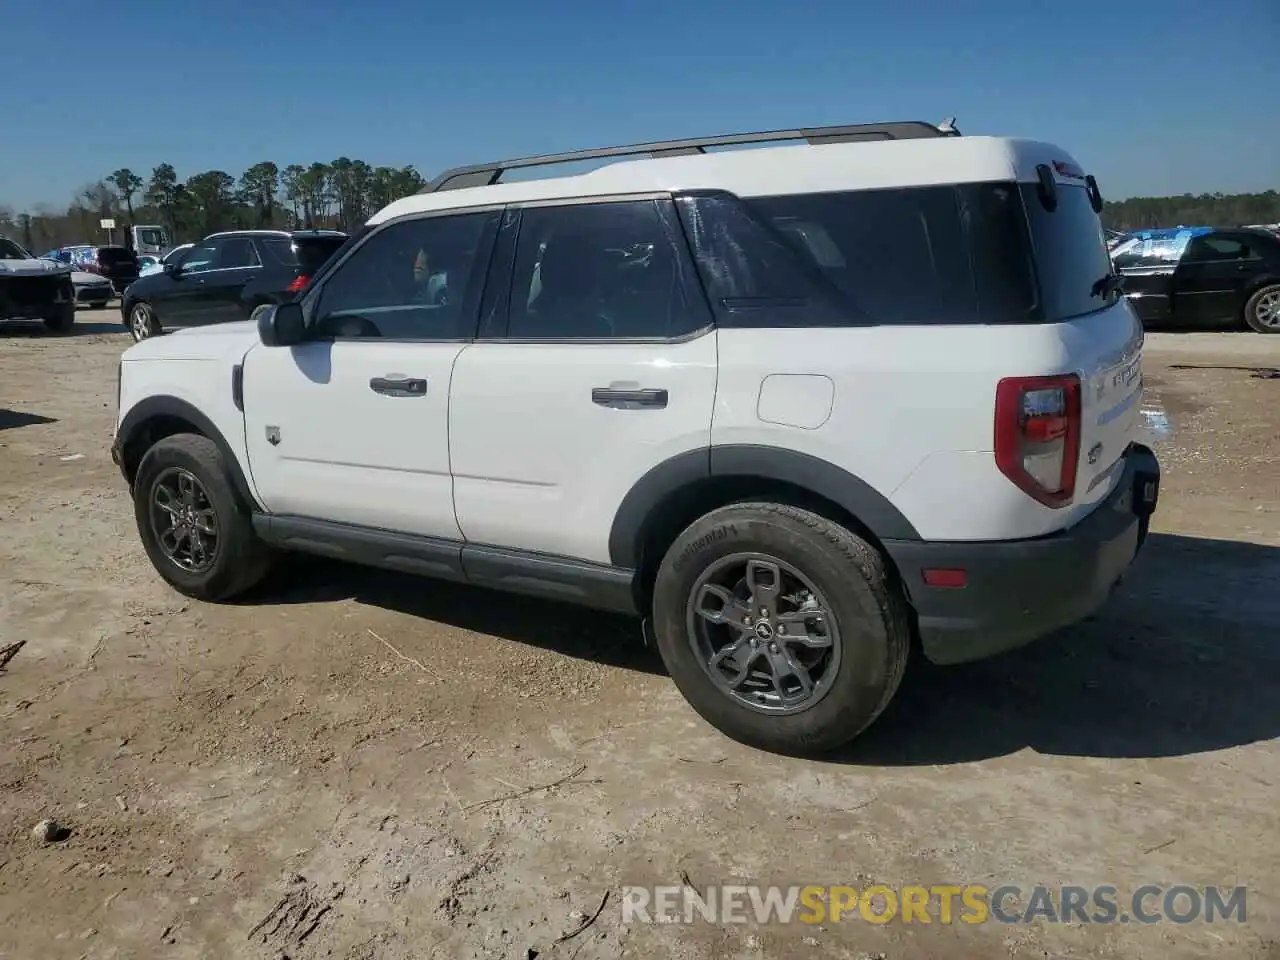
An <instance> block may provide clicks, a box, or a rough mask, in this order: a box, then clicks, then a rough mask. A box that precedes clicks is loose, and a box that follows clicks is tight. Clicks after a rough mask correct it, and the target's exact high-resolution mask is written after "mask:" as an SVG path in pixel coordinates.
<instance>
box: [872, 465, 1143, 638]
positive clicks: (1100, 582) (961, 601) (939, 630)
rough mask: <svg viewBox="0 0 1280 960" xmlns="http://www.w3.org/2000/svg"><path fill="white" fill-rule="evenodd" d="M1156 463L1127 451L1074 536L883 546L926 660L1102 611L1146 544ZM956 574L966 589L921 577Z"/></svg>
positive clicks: (1044, 631)
mask: <svg viewBox="0 0 1280 960" xmlns="http://www.w3.org/2000/svg"><path fill="white" fill-rule="evenodd" d="M1159 491H1160V464H1159V461H1158V460H1157V459H1156V456H1155V454H1154V453H1152V451H1151V450H1150V449H1149V448H1147V447H1144V446H1141V445H1138V444H1134V445H1133V446H1131V447H1130V448H1129V451H1128V453H1127V454H1126V455H1125V466H1124V474H1123V476H1122V477H1121V479H1120V481H1119V482H1118V483H1117V484H1116V486H1115V489H1114V490H1113V492H1112V493H1111V495H1110V496H1109V497H1108V498H1107V499H1106V500H1105V501H1103V502H1102V503H1100V504H1099V505H1098V507H1097V508H1096V509H1095V510H1094V511H1093V512H1092V513H1091V514H1089V516H1087V517H1086V518H1085V519H1084V520H1082V521H1080V522H1079V523H1078V524H1076V525H1075V526H1074V527H1071V528H1070V529H1068V530H1063V531H1061V532H1059V533H1054V534H1050V535H1049V536H1045V537H1037V538H1035V539H1033V540H1007V541H994V542H992V541H988V542H973V543H955V542H946V543H943V542H927V541H919V542H916V541H907V540H890V541H887V542H886V543H885V547H886V549H887V550H888V551H889V554H890V556H891V557H892V558H893V560H894V562H895V563H896V564H897V567H898V571H899V573H900V574H901V576H902V579H903V583H904V584H905V585H906V589H907V594H908V597H909V599H910V601H911V605H912V606H913V607H914V608H915V611H916V617H917V622H918V625H919V630H920V639H921V642H922V645H923V647H924V653H925V656H927V657H928V658H929V659H930V660H932V661H933V662H934V663H962V662H964V661H966V660H977V659H981V658H982V657H987V656H991V655H993V654H996V653H1000V652H1002V651H1005V650H1010V649H1012V648H1014V647H1018V646H1021V645H1023V644H1025V643H1029V642H1030V641H1032V640H1036V639H1038V638H1039V637H1042V636H1045V635H1046V634H1049V633H1052V632H1054V631H1055V630H1059V629H1061V628H1063V627H1067V626H1070V625H1071V624H1074V623H1077V622H1079V621H1080V620H1083V619H1084V618H1085V617H1087V616H1089V615H1090V614H1092V613H1094V612H1095V611H1096V610H1097V609H1098V608H1099V607H1101V606H1102V605H1103V604H1104V603H1105V602H1106V600H1107V598H1108V597H1109V596H1110V594H1111V591H1112V590H1113V589H1114V588H1115V586H1116V584H1117V583H1119V582H1120V579H1121V578H1122V577H1123V576H1124V574H1125V572H1126V571H1127V570H1128V569H1129V566H1130V565H1131V564H1132V563H1133V559H1134V557H1135V556H1136V555H1137V553H1138V551H1139V549H1140V548H1141V547H1142V543H1143V540H1144V539H1145V537H1146V532H1147V526H1148V523H1149V522H1150V517H1151V514H1152V513H1154V512H1155V508H1156V502H1157V500H1158V499H1159ZM931 568H932V569H938V568H942V569H959V570H964V571H965V572H966V574H967V583H966V585H965V586H964V587H959V588H955V587H932V586H928V585H926V584H925V582H924V571H925V570H926V569H931Z"/></svg>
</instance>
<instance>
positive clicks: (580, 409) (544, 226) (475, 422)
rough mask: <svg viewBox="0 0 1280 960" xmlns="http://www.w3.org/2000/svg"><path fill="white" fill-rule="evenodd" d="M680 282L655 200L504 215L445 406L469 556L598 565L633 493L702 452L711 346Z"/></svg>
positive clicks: (669, 223)
mask: <svg viewBox="0 0 1280 960" xmlns="http://www.w3.org/2000/svg"><path fill="white" fill-rule="evenodd" d="M424 272H430V270H428V271H424ZM694 276H695V274H694V272H693V265H692V263H691V262H690V258H689V253H688V250H687V248H686V247H685V242H684V239H683V235H682V234H681V233H680V227H679V223H678V221H677V220H676V219H675V212H674V209H673V205H672V203H671V201H670V199H667V198H654V197H652V196H650V197H642V198H619V199H617V200H612V201H609V202H601V201H599V200H598V199H596V200H591V201H571V202H567V203H564V202H561V203H551V204H542V205H533V206H529V207H528V208H526V209H524V210H522V211H516V210H512V211H509V212H508V214H507V219H506V221H505V222H504V228H503V230H502V233H501V239H500V242H499V246H498V249H497V250H496V252H495V254H494V270H493V273H492V275H491V277H490V281H489V283H488V285H487V287H486V297H485V305H484V307H483V308H482V311H481V317H482V318H483V325H482V327H481V330H480V336H479V338H478V339H477V342H476V343H474V344H473V345H472V346H470V347H468V348H467V349H466V350H464V351H463V352H462V353H461V355H460V356H459V357H458V360H457V364H456V365H455V367H454V371H453V385H452V389H451V393H450V404H449V407H450V410H449V438H450V439H449V450H450V458H451V461H452V469H453V477H454V503H455V504H456V508H457V513H458V523H459V526H460V527H461V530H462V533H463V535H464V536H465V537H466V540H467V542H468V543H469V544H487V545H494V546H500V547H505V548H508V549H519V550H525V551H535V552H540V553H544V554H552V555H560V556H566V557H573V558H578V559H583V560H589V561H596V562H599V563H609V562H611V560H612V557H611V555H610V550H609V533H610V529H611V526H612V524H613V520H614V517H615V515H616V514H617V511H618V508H619V506H620V504H621V503H622V501H623V498H625V497H626V495H627V493H628V492H629V491H630V490H631V488H632V487H633V486H634V485H635V484H636V482H637V481H638V480H640V478H641V477H642V476H643V475H644V474H645V473H646V472H648V471H649V470H651V469H652V468H654V467H655V466H656V465H658V464H660V463H662V462H663V461H665V460H668V459H669V458H672V457H675V456H677V455H679V454H683V453H688V452H690V451H695V450H697V451H701V450H707V449H708V448H709V447H710V442H711V415H712V406H713V403H714V400H715V391H716V333H715V329H714V327H713V326H712V324H711V316H710V312H709V308H708V307H707V304H706V302H705V299H704V298H703V296H702V294H701V292H700V289H699V288H698V287H697V284H696V281H695V280H694V279H693V278H694ZM428 285H429V287H434V286H437V285H438V284H435V282H434V277H433V278H432V280H430V281H429V283H428ZM474 562H476V563H478V562H481V561H480V559H478V556H477V559H476V560H475V561H474ZM467 571H468V575H469V576H472V577H477V578H480V579H484V573H483V571H481V570H475V569H472V562H470V561H469V562H468V565H467Z"/></svg>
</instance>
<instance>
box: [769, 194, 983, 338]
mask: <svg viewBox="0 0 1280 960" xmlns="http://www.w3.org/2000/svg"><path fill="white" fill-rule="evenodd" d="M751 203H752V204H753V205H754V206H755V208H756V210H757V211H759V212H760V213H761V214H762V215H763V216H764V217H766V218H768V219H769V220H770V221H771V222H772V223H773V225H774V227H776V228H777V230H778V232H779V233H780V234H781V235H782V236H783V237H784V238H785V239H786V240H787V241H788V242H789V243H790V244H791V246H792V247H793V248H794V249H795V250H796V251H797V252H798V253H800V254H801V255H802V256H804V257H805V258H806V259H807V260H808V261H809V262H810V263H811V264H812V265H813V266H815V267H817V269H818V270H820V271H821V272H822V273H823V274H824V275H825V276H826V277H827V278H828V279H829V280H830V281H831V282H832V283H833V284H834V285H835V286H836V287H838V288H839V289H840V290H841V292H842V293H844V294H845V296H846V297H848V298H849V300H851V301H852V302H853V303H855V304H857V305H858V307H859V308H860V309H861V311H862V312H864V313H866V314H867V315H869V316H870V317H871V318H872V319H873V320H875V321H876V322H879V323H891V324H902V323H971V322H973V321H974V319H975V294H974V289H973V279H972V273H971V267H970V263H969V257H968V251H967V249H966V243H965V238H964V233H963V229H962V227H961V222H960V212H959V209H958V207H957V203H956V193H955V189H954V188H952V187H928V188H922V189H914V190H867V191H861V192H856V193H837V194H802V195H793V196H786V197H764V198H761V199H758V200H754V201H751Z"/></svg>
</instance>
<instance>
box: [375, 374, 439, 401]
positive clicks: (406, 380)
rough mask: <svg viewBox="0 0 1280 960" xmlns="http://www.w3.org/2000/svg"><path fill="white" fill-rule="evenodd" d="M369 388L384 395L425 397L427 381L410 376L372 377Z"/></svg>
mask: <svg viewBox="0 0 1280 960" xmlns="http://www.w3.org/2000/svg"><path fill="white" fill-rule="evenodd" d="M369 389H370V390H372V391H373V392H374V393H380V394H382V395H383V396H386V397H425V396H426V395H427V381H426V380H418V379H415V378H412V377H374V378H373V379H372V380H370V381H369Z"/></svg>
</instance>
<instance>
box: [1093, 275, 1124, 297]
mask: <svg viewBox="0 0 1280 960" xmlns="http://www.w3.org/2000/svg"><path fill="white" fill-rule="evenodd" d="M1123 289H1124V277H1123V276H1121V275H1120V274H1118V273H1108V274H1107V275H1106V276H1105V277H1099V278H1098V279H1097V280H1095V281H1094V283H1093V288H1092V289H1091V290H1090V291H1089V296H1091V297H1102V299H1103V300H1110V299H1111V295H1112V294H1113V293H1119V292H1121V291H1122V290H1123Z"/></svg>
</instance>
